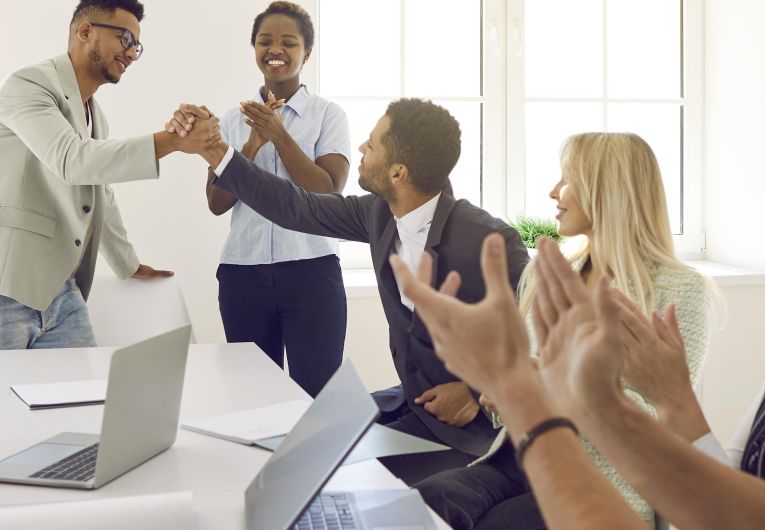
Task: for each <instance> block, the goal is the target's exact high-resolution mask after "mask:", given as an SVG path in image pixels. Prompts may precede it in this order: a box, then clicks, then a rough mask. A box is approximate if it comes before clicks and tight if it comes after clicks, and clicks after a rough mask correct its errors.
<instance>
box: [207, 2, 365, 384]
mask: <svg viewBox="0 0 765 530" xmlns="http://www.w3.org/2000/svg"><path fill="white" fill-rule="evenodd" d="M251 43H252V46H253V47H254V48H255V60H256V63H257V65H258V68H259V69H260V71H261V72H263V76H264V78H265V85H264V86H262V87H261V88H260V90H258V91H257V93H256V94H255V95H254V97H253V99H251V100H248V101H245V102H242V103H241V104H240V106H239V108H236V109H232V110H230V111H228V112H227V113H226V114H224V115H223V117H222V118H221V120H220V127H221V134H222V136H223V139H224V141H225V142H226V143H228V144H230V145H232V146H233V147H234V148H236V149H238V150H239V151H240V152H241V153H242V154H243V155H244V156H246V157H248V158H249V159H251V160H253V161H254V162H255V163H256V164H257V165H258V166H260V167H261V168H264V169H266V170H267V171H270V172H271V173H274V174H276V175H278V176H280V177H282V178H285V179H289V180H291V181H292V182H293V183H295V185H297V186H300V187H301V188H303V189H305V190H307V191H311V192H316V193H333V192H340V191H342V189H343V187H344V186H345V181H346V179H347V178H348V168H349V160H350V158H351V157H350V137H349V136H350V135H349V131H348V121H347V118H346V116H345V113H344V112H343V110H342V109H341V108H340V107H339V106H338V105H336V104H334V103H331V102H329V101H327V100H325V99H323V98H320V97H318V96H315V95H312V94H310V93H309V92H308V89H307V88H306V87H305V85H301V84H300V71H301V69H302V67H303V64H305V62H306V61H307V60H308V57H309V56H310V54H311V49H312V48H313V43H314V31H313V25H312V23H311V19H310V17H309V16H308V13H306V11H305V10H304V9H303V8H301V7H300V6H298V5H296V4H293V3H291V2H273V3H271V5H269V7H268V8H267V9H266V10H265V11H264V12H262V13H260V14H259V15H258V16H257V17H256V18H255V22H254V25H253V28H252V40H251ZM212 176H213V175H212V172H210V178H209V179H208V185H207V200H208V204H209V207H210V210H211V211H212V212H213V213H214V214H215V215H220V214H222V213H224V212H226V211H228V210H229V209H232V214H231V231H230V233H229V236H228V239H227V240H226V243H225V246H224V247H223V253H222V256H221V263H220V266H219V268H218V274H217V276H218V282H219V295H218V301H219V305H220V312H221V316H222V318H223V326H224V328H225V331H226V339H227V340H228V341H229V342H255V343H256V344H257V345H258V346H260V347H261V348H262V349H263V351H265V352H266V354H267V355H268V356H269V357H271V359H273V360H274V362H276V363H277V364H278V365H279V366H282V367H283V366H284V350H285V347H286V350H287V356H288V359H289V371H290V376H291V377H292V378H293V379H294V380H295V381H297V383H298V384H300V386H301V387H303V389H305V390H306V392H308V393H309V394H311V395H312V396H315V395H316V394H317V393H318V392H319V390H321V388H322V387H323V386H324V384H325V383H326V382H327V380H328V379H329V377H330V376H331V375H332V374H333V373H334V372H335V370H336V369H337V368H338V367H339V366H340V363H341V361H342V355H343V344H344V342H345V328H346V314H347V309H346V300H345V289H344V287H343V279H342V275H341V271H340V264H339V261H338V258H337V241H335V240H333V239H328V238H325V237H319V236H313V235H307V234H302V233H298V232H293V231H291V230H285V229H283V228H281V227H280V226H278V225H275V224H273V223H271V222H270V221H268V220H266V219H265V218H263V217H261V216H260V215H259V214H257V213H256V212H255V211H253V210H252V209H250V208H249V207H248V206H246V205H245V204H243V203H241V202H239V201H238V200H237V199H236V197H234V196H233V195H230V194H229V193H227V192H225V191H223V190H222V189H221V188H218V187H215V186H211V185H210V182H211V181H212Z"/></svg>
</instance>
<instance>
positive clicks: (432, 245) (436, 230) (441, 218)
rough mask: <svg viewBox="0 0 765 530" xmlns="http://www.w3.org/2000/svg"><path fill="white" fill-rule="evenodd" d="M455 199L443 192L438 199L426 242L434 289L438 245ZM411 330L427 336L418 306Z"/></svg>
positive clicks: (413, 316) (436, 282)
mask: <svg viewBox="0 0 765 530" xmlns="http://www.w3.org/2000/svg"><path fill="white" fill-rule="evenodd" d="M454 204H455V200H454V197H452V196H451V195H449V194H446V193H442V194H441V197H439V199H438V204H437V205H436V211H435V212H434V213H433V221H432V222H431V223H430V230H429V231H428V239H427V241H426V242H425V252H427V253H428V254H430V257H431V258H432V259H433V264H432V268H431V271H430V285H431V287H433V288H434V289H438V288H439V287H440V285H438V258H439V252H438V246H439V245H440V244H441V237H442V236H443V233H444V226H445V225H446V221H447V219H449V215H451V213H452V209H453V208H454ZM409 331H410V332H411V333H413V334H414V335H415V336H421V337H424V336H427V329H426V327H425V324H424V323H423V321H422V319H420V316H419V315H418V314H417V307H415V311H414V313H413V315H412V323H411V325H410V326H409Z"/></svg>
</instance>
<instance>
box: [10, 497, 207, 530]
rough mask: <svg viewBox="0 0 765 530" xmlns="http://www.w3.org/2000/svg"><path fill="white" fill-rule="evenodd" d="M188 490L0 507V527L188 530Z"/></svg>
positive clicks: (190, 522)
mask: <svg viewBox="0 0 765 530" xmlns="http://www.w3.org/2000/svg"><path fill="white" fill-rule="evenodd" d="M191 499H192V495H191V492H190V491H185V492H178V493H162V494H157V495H140V496H136V497H113V498H108V499H95V500H89V501H76V502H56V503H48V504H23V505H17V506H5V507H2V508H0V528H12V529H14V530H102V529H104V528H108V529H109V530H188V529H190V528H192V527H193V520H192V519H193V510H192V506H191Z"/></svg>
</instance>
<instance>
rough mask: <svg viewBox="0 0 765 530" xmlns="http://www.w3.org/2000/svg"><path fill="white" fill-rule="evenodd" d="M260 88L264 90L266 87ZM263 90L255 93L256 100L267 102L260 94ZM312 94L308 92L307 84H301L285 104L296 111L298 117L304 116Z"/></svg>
mask: <svg viewBox="0 0 765 530" xmlns="http://www.w3.org/2000/svg"><path fill="white" fill-rule="evenodd" d="M260 88H261V90H264V87H260ZM261 90H258V92H257V94H255V101H257V102H258V103H265V101H263V96H261V94H260V93H261ZM310 95H311V94H310V93H309V92H308V88H307V87H306V86H305V85H300V88H298V90H297V92H295V93H294V94H292V97H291V98H290V100H289V101H287V102H286V103H285V104H284V106H285V107H289V108H291V109H292V110H293V111H295V113H296V114H297V115H298V117H300V118H302V117H303V113H304V112H305V110H306V107H307V106H308V100H309V98H310Z"/></svg>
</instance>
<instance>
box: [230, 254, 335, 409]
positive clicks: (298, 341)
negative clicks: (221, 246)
mask: <svg viewBox="0 0 765 530" xmlns="http://www.w3.org/2000/svg"><path fill="white" fill-rule="evenodd" d="M217 277H218V286H219V291H218V303H219V307H220V314H221V317H222V318H223V327H224V329H225V331H226V340H227V341H228V342H254V343H255V344H257V345H258V346H259V347H260V348H261V349H262V350H263V351H264V352H266V355H268V356H269V357H270V358H271V359H272V360H273V361H274V362H275V363H276V364H278V365H279V366H280V367H282V368H283V367H284V349H285V347H286V349H287V358H288V360H289V371H290V377H292V379H294V380H295V381H296V382H297V383H298V384H299V385H300V386H301V387H302V388H303V389H304V390H305V391H306V392H308V394H310V395H311V396H312V397H315V396H316V394H318V393H319V391H320V390H321V389H322V388H323V387H324V384H325V383H326V382H327V381H328V380H329V378H330V377H331V376H332V374H334V373H335V370H337V368H338V367H339V366H340V363H341V362H342V360H343V346H344V343H345V328H346V319H347V305H346V299H345V288H344V287H343V276H342V274H341V271H340V263H339V260H338V258H337V256H335V255H331V256H323V257H321V258H315V259H307V260H297V261H285V262H281V263H274V264H270V265H226V264H221V265H220V266H219V267H218V274H217Z"/></svg>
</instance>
